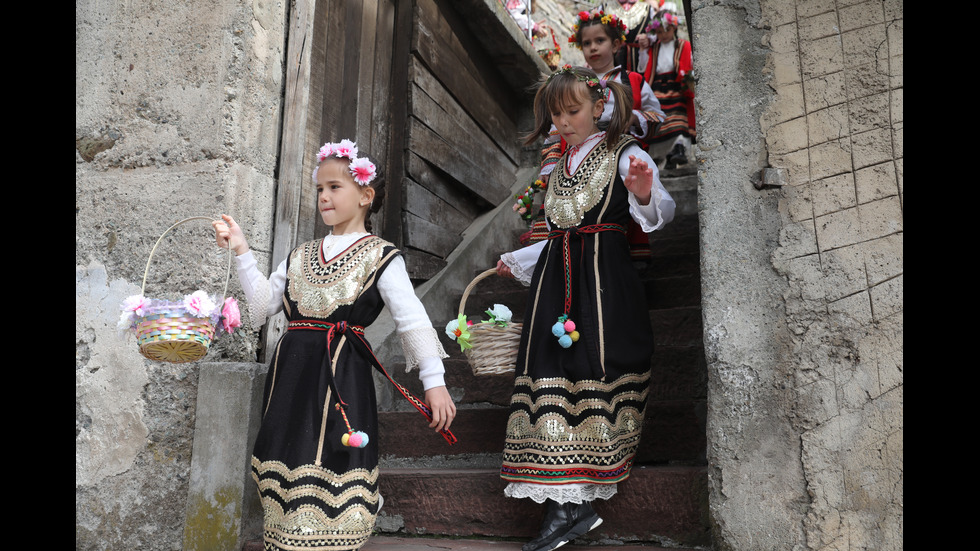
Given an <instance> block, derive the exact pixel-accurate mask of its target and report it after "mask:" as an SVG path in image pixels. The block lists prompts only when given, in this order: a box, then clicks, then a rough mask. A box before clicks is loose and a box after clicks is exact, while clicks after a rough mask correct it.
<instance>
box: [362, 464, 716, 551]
mask: <svg viewBox="0 0 980 551" xmlns="http://www.w3.org/2000/svg"><path fill="white" fill-rule="evenodd" d="M505 485H506V483H505V482H504V481H503V480H502V479H501V478H500V476H499V473H498V471H497V470H491V469H448V470H425V471H420V470H418V469H382V472H381V479H380V488H381V494H382V495H383V496H384V498H385V505H384V509H382V511H381V513H380V518H379V522H378V530H379V531H380V532H385V533H389V534H390V533H397V534H422V535H443V536H464V537H511V538H531V537H533V536H535V535H536V534H537V531H538V529H539V527H540V523H541V518H542V515H543V511H544V507H543V506H542V505H538V504H536V503H534V502H533V501H531V500H528V499H520V500H517V499H511V498H507V497H505V496H504V495H503V490H504V486H505ZM594 507H595V509H596V512H597V513H599V515H600V516H601V517H602V518H603V521H604V522H603V523H602V525H601V526H599V527H598V528H596V529H595V530H594V531H593V532H590V533H589V534H587V535H586V536H584V537H582V538H579V541H578V542H579V543H585V542H597V541H603V540H619V541H644V542H657V543H666V542H670V543H671V545H677V546H704V545H709V544H710V537H709V535H710V528H709V526H708V522H707V518H708V511H707V469H706V468H705V467H674V466H670V467H635V468H634V469H633V471H632V475H631V476H630V478H629V479H628V480H627V481H625V482H623V483H621V484H619V488H618V494H617V495H616V496H614V497H613V498H612V499H610V500H608V501H604V500H597V501H596V502H595V503H594Z"/></svg>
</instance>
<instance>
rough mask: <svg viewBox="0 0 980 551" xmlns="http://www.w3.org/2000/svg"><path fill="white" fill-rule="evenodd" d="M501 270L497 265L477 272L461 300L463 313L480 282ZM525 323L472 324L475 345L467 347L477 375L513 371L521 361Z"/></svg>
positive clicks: (467, 354)
mask: <svg viewBox="0 0 980 551" xmlns="http://www.w3.org/2000/svg"><path fill="white" fill-rule="evenodd" d="M496 273H497V270H496V269H495V268H490V269H489V270H487V271H485V272H483V273H481V274H480V275H478V276H476V277H475V278H474V279H473V281H471V282H470V284H469V285H467V286H466V290H465V291H463V298H462V299H460V301H459V313H460V314H462V313H463V311H464V309H465V308H466V299H467V298H468V297H469V296H470V292H471V291H472V290H473V287H475V286H476V284H477V283H479V282H480V281H482V280H483V279H486V278H487V277H490V276H492V275H494V274H496ZM523 326H524V325H523V324H521V323H508V324H507V326H506V327H500V326H499V325H496V324H494V323H491V322H488V321H484V322H480V323H474V324H473V325H471V326H470V327H469V332H470V344H471V345H473V347H472V348H468V349H466V351H465V352H464V354H466V359H467V360H468V361H469V363H470V367H472V368H473V374H474V375H498V374H501V373H513V372H514V366H515V365H516V364H517V348H518V346H519V345H520V343H521V329H522V328H523Z"/></svg>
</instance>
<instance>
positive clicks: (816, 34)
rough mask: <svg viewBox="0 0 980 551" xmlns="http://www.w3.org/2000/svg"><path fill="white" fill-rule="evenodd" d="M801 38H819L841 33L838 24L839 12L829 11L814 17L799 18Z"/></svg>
mask: <svg viewBox="0 0 980 551" xmlns="http://www.w3.org/2000/svg"><path fill="white" fill-rule="evenodd" d="M799 27H800V38H801V39H803V40H817V39H818V38H826V37H828V36H836V35H838V34H840V28H839V27H838V26H837V12H832V11H831V12H827V13H822V14H820V15H815V16H813V17H806V18H800V19H799Z"/></svg>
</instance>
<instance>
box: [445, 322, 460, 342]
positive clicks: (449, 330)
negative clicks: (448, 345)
mask: <svg viewBox="0 0 980 551" xmlns="http://www.w3.org/2000/svg"><path fill="white" fill-rule="evenodd" d="M457 331H459V320H458V319H454V320H452V321H450V322H449V323H447V324H446V334H447V335H449V338H450V339H452V340H456V336H457V335H458V334H459V333H457Z"/></svg>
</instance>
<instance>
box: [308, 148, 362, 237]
mask: <svg viewBox="0 0 980 551" xmlns="http://www.w3.org/2000/svg"><path fill="white" fill-rule="evenodd" d="M369 190H370V191H369ZM373 191H374V190H372V189H371V188H370V187H368V186H360V185H358V184H357V182H355V181H354V177H353V176H351V174H350V164H349V163H348V161H347V160H346V159H340V158H329V159H327V160H325V161H323V162H322V163H320V168H319V169H318V170H317V174H316V197H317V209H318V210H319V211H320V216H321V217H322V218H323V223H324V224H326V225H328V226H333V232H334V233H335V234H337V235H340V234H344V233H349V232H363V231H364V217H365V216H366V213H367V205H368V204H370V202H371V198H372V197H370V195H371V194H372V193H373Z"/></svg>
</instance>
